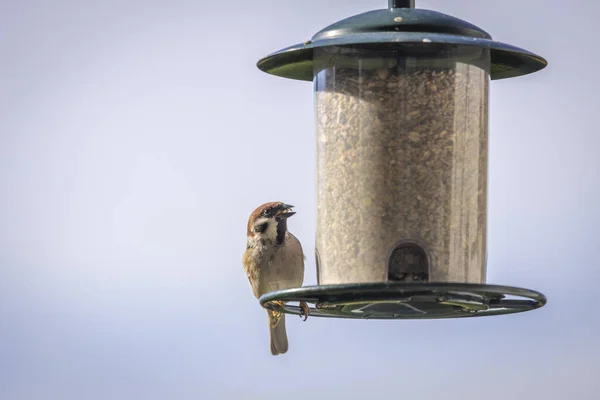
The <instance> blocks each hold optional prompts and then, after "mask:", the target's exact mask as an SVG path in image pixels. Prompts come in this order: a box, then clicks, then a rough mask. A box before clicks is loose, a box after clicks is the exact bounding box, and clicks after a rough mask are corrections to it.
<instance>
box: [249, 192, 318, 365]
mask: <svg viewBox="0 0 600 400" xmlns="http://www.w3.org/2000/svg"><path fill="white" fill-rule="evenodd" d="M293 207H294V206H292V205H289V204H286V203H284V202H281V201H272V202H268V203H265V204H262V205H261V206H259V207H257V208H256V209H255V210H254V211H252V213H251V214H250V217H249V218H248V225H247V239H246V250H245V251H244V256H243V264H244V271H245V272H246V276H247V277H248V280H249V281H250V285H251V287H252V293H253V294H254V296H255V297H256V298H257V299H258V298H260V296H262V295H263V294H265V293H269V292H272V291H275V290H283V289H290V288H296V287H300V286H302V283H303V282H304V260H305V258H306V257H305V256H304V252H303V251H302V245H301V244H300V241H299V240H298V239H297V238H296V237H295V236H294V235H292V233H291V232H290V231H288V228H287V225H288V224H287V221H288V218H290V217H291V216H292V215H294V214H296V212H295V211H292V208H293ZM278 303H279V305H280V306H281V307H282V308H283V306H285V304H284V303H283V302H278ZM300 308H301V311H302V314H301V316H302V315H304V320H305V321H306V319H307V318H308V315H309V313H310V308H309V307H308V304H306V302H303V301H302V302H300ZM267 315H268V321H269V336H270V340H271V354H272V355H274V356H276V355H279V354H285V353H286V352H287V351H288V347H289V345H288V338H287V332H286V329H285V313H283V312H278V311H272V310H267Z"/></svg>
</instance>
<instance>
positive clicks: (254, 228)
mask: <svg viewBox="0 0 600 400" xmlns="http://www.w3.org/2000/svg"><path fill="white" fill-rule="evenodd" d="M293 207H294V206H291V205H289V204H285V203H283V202H281V201H272V202H269V203H265V204H263V205H261V206H260V207H258V208H256V209H255V210H254V211H252V214H250V218H248V238H249V239H250V238H253V239H262V240H264V241H267V242H273V243H275V244H276V245H281V244H282V243H283V242H284V240H285V233H286V232H287V219H288V218H289V217H291V216H292V215H294V214H296V213H295V212H294V211H292V208H293Z"/></svg>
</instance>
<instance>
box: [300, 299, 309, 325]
mask: <svg viewBox="0 0 600 400" xmlns="http://www.w3.org/2000/svg"><path fill="white" fill-rule="evenodd" d="M300 308H301V309H302V313H301V314H300V317H302V316H304V321H306V319H307V318H308V316H309V315H310V307H309V306H308V304H307V303H306V302H305V301H301V302H300Z"/></svg>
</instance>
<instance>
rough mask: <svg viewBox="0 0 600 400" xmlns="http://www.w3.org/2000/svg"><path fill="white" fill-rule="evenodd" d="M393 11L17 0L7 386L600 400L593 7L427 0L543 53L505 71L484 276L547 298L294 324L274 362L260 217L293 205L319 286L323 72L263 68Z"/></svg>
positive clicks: (599, 193)
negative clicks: (446, 315)
mask: <svg viewBox="0 0 600 400" xmlns="http://www.w3.org/2000/svg"><path fill="white" fill-rule="evenodd" d="M386 6H387V2H386V0H348V1H341V0H339V1H338V0H335V1H334V0H331V1H325V0H304V1H302V2H298V1H275V0H269V1H266V0H262V1H261V0H255V1H236V0H233V1H227V2H225V1H223V2H220V1H219V2H218V1H211V2H202V1H198V0H195V1H186V0H169V1H167V0H146V1H116V0H103V1H93V2H92V1H87V0H85V1H84V0H79V1H75V0H71V1H69V0H54V1H42V0H20V1H9V0H4V1H2V2H0V50H1V51H0V398H1V399H3V400H17V399H19V400H20V399H27V400H38V399H40V400H52V399H61V400H62V399H65V400H70V399H77V400H87V399H90V400H95V399H99V400H100V399H119V400H120V399H132V398H139V399H148V400H154V399H180V400H187V399H227V398H244V399H262V400H266V399H290V400H293V399H306V398H310V399H332V398H344V399H361V398H369V397H371V396H373V398H377V397H385V398H402V399H438V398H440V396H443V398H445V399H479V398H482V396H483V398H485V399H488V400H495V399H505V398H507V397H508V396H515V397H516V396H519V397H528V398H532V399H542V398H543V399H566V398H574V399H575V398H577V399H580V400H581V399H595V398H597V396H598V395H599V394H598V393H599V391H600V380H598V373H599V372H600V367H599V366H598V365H599V364H598V359H599V357H600V344H599V343H598V339H597V336H598V329H599V328H600V312H598V311H597V310H596V309H595V307H593V305H594V304H595V303H596V302H597V301H598V296H599V295H600V290H599V282H600V273H599V267H600V239H599V235H598V225H599V224H600V213H599V212H598V205H599V204H600V189H599V188H598V177H597V174H598V172H599V170H600V162H599V161H598V151H599V145H600V139H599V136H598V132H597V131H598V128H597V121H598V114H599V112H600V102H599V100H598V93H599V92H600V84H599V79H598V70H597V67H598V65H599V64H600V55H599V54H600V53H599V52H597V51H595V49H596V47H597V41H598V40H597V39H598V37H599V35H600V28H599V24H598V21H597V15H598V11H600V10H599V8H600V5H598V2H595V1H585V0H579V1H573V2H568V3H567V2H565V1H558V0H553V1H551V0H528V1H522V0H519V1H518V0H504V1H477V0H454V1H443V0H428V1H427V0H417V6H418V7H419V8H427V9H433V10H437V11H441V12H445V13H448V14H451V15H453V16H456V17H459V18H462V19H465V20H467V21H469V22H472V23H474V24H476V25H478V26H480V27H482V28H483V29H485V30H486V31H488V32H489V33H491V34H492V36H493V37H494V39H496V40H500V41H503V42H507V43H510V44H513V45H516V46H519V47H523V48H525V49H528V50H530V51H533V52H535V53H538V54H540V55H542V56H544V57H546V58H547V60H548V61H549V66H548V67H547V68H546V69H544V70H542V71H541V72H539V73H536V74H532V75H528V76H525V77H520V78H514V79H512V80H501V81H495V82H492V84H491V92H490V96H491V97H490V165H489V227H488V229H489V238H488V239H489V241H488V244H489V247H488V251H489V254H488V283H493V284H505V285H513V286H520V287H525V288H530V289H534V290H539V291H541V292H542V293H544V294H546V295H547V296H548V300H549V302H548V304H547V306H546V307H544V308H542V309H540V310H536V311H533V312H529V313H523V314H519V315H512V316H501V317H489V318H475V319H464V320H441V321H437V320H433V321H344V320H332V319H318V318H313V319H310V318H309V320H308V321H307V322H302V320H301V319H300V318H297V317H294V316H289V317H288V318H287V325H288V335H289V340H290V350H289V352H288V353H287V354H286V355H284V356H279V357H273V356H271V354H270V352H269V346H268V330H267V319H266V313H265V311H264V310H263V309H261V308H260V306H259V305H258V303H257V301H256V300H255V298H254V297H253V295H252V292H251V289H250V285H249V283H248V280H247V278H246V276H245V274H244V272H243V269H242V264H241V257H242V252H243V251H244V247H245V230H246V221H247V217H248V215H249V213H250V212H251V211H252V210H253V209H254V208H255V207H256V206H258V205H259V204H261V203H263V202H266V201H271V200H281V201H285V202H288V203H291V204H293V205H295V206H296V211H297V212H298V214H297V215H296V216H295V217H294V218H293V219H292V220H290V230H291V231H292V232H293V233H294V234H295V235H296V236H298V237H299V239H300V240H301V241H302V243H303V245H304V248H305V251H306V252H307V255H308V259H307V266H306V278H305V284H306V285H310V284H315V283H316V273H315V272H316V271H315V265H314V256H313V254H314V252H313V248H314V238H315V236H314V235H315V230H316V227H315V222H316V221H315V220H316V193H315V188H316V187H315V185H316V182H315V165H316V159H315V150H316V146H315V138H314V116H313V94H312V85H311V84H310V83H309V82H300V81H292V80H286V79H282V78H277V77H274V76H270V75H267V74H265V73H263V72H261V71H259V70H258V69H257V68H256V66H255V65H256V62H257V61H258V59H259V58H261V57H263V56H265V55H267V54H269V53H271V52H272V51H275V50H278V49H280V48H283V47H286V46H288V45H291V44H295V43H299V42H303V41H305V40H307V39H309V38H310V37H311V36H312V35H313V34H314V33H316V32H317V31H318V30H320V29H321V28H323V27H325V26H327V25H329V24H330V23H333V22H335V21H338V20H340V19H343V18H346V17H349V16H351V15H355V14H358V13H361V12H365V11H369V10H372V9H380V8H385V7H386ZM569 6H570V7H569ZM278 147H281V151H274V150H273V149H274V148H278Z"/></svg>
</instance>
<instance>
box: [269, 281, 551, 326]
mask: <svg viewBox="0 0 600 400" xmlns="http://www.w3.org/2000/svg"><path fill="white" fill-rule="evenodd" d="M509 297H510V298H509ZM259 301H260V304H261V305H262V306H263V307H264V308H266V309H269V310H273V311H278V312H284V313H287V314H295V315H302V309H301V308H300V307H299V306H297V305H291V304H285V306H284V307H282V304H284V303H288V302H300V301H305V302H307V303H308V304H311V305H313V307H311V308H310V316H311V317H326V318H354V319H439V318H465V317H483V316H488V315H502V314H514V313H520V312H525V311H531V310H535V309H538V308H541V307H543V306H544V305H545V304H546V301H547V300H546V297H545V296H544V295H543V294H542V293H539V292H536V291H533V290H528V289H522V288H516V287H509V286H497V285H482V284H471V283H396V282H390V283H388V282H382V283H379V282H377V283H358V284H345V285H320V286H305V287H299V288H294V289H286V290H278V291H275V292H271V293H266V294H264V295H262V296H261V297H260V299H259Z"/></svg>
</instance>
